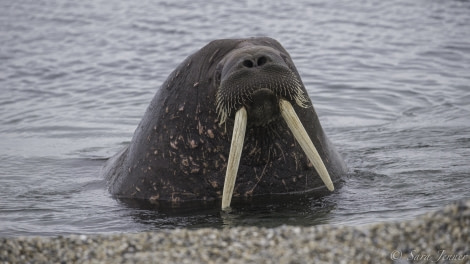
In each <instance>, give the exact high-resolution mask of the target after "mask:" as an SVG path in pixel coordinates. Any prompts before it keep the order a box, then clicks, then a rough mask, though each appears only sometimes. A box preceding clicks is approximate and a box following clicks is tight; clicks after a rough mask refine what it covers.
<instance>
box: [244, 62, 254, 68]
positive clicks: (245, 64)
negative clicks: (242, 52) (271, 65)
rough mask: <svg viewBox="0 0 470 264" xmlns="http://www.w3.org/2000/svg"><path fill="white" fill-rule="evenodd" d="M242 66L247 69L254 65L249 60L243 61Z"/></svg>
mask: <svg viewBox="0 0 470 264" xmlns="http://www.w3.org/2000/svg"><path fill="white" fill-rule="evenodd" d="M243 66H245V67H247V68H253V66H254V64H253V62H252V61H251V60H244V61H243Z"/></svg>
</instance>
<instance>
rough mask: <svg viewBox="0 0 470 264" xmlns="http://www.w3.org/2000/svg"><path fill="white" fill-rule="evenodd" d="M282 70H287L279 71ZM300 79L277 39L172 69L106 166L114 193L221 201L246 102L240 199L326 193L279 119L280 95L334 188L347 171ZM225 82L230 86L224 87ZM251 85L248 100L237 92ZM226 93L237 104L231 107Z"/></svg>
mask: <svg viewBox="0 0 470 264" xmlns="http://www.w3.org/2000/svg"><path fill="white" fill-rule="evenodd" d="M245 51H246V52H245ZM247 54H248V55H247ZM243 56H244V57H246V56H251V57H252V58H249V59H246V58H242V57H243ZM237 63H238V64H239V65H240V66H238V64H237ZM279 65H281V66H282V67H281V68H282V69H283V70H282V71H276V70H275V69H277V68H279V67H280V66H279ZM277 66H279V67H277ZM237 67H239V68H240V69H241V68H243V69H242V70H240V69H238V68H237ZM276 67H277V68H276ZM265 69H266V70H265ZM235 71H237V74H238V75H235V74H234V73H233V72H235ZM283 71H285V72H289V74H291V75H292V76H291V77H289V78H291V79H292V78H293V79H296V82H298V85H297V86H298V87H299V88H298V91H297V95H295V94H294V95H290V93H291V90H289V89H290V88H289V87H288V86H289V84H281V85H282V87H284V88H283V89H280V88H278V87H277V86H276V84H275V83H279V82H282V81H283V80H285V79H289V78H284V77H283V76H284V75H283ZM234 76H238V77H236V78H235V77H234ZM271 76H272V77H273V80H272V81H271ZM276 78H277V79H276ZM247 80H249V81H247ZM289 80H290V79H289ZM289 80H288V81H285V82H289ZM300 80H301V79H300V76H299V74H298V72H297V70H296V68H295V66H294V64H293V62H292V60H291V58H290V56H289V55H288V53H287V52H286V51H285V50H284V48H283V47H282V46H281V45H280V44H279V43H278V42H277V41H275V40H273V39H270V38H251V39H224V40H216V41H213V42H211V43H209V44H208V45H206V46H205V47H203V48H202V49H201V50H199V51H198V52H196V53H194V54H193V55H191V56H189V57H188V58H187V59H186V60H185V61H183V63H181V64H180V65H179V66H178V67H177V69H176V70H174V71H173V73H171V75H170V76H169V77H168V79H167V80H166V81H165V83H164V84H163V85H162V86H161V87H160V89H159V90H158V91H157V93H156V95H155V97H154V98H153V100H152V101H151V103H150V105H149V107H148V109H147V111H146V113H145V115H144V117H143V118H142V121H141V122H140V124H139V126H138V127H137V129H136V131H135V134H134V136H133V138H132V141H131V143H130V145H129V146H128V147H126V148H125V149H124V150H123V151H121V152H120V153H118V154H117V155H116V156H114V157H112V158H111V159H110V160H109V161H108V162H107V164H106V166H105V169H104V173H105V176H106V178H107V181H108V185H109V190H110V192H111V193H112V194H113V195H115V196H117V197H122V198H139V199H148V200H151V201H157V200H164V201H172V202H179V201H188V200H214V199H220V198H221V196H222V191H223V186H224V174H225V172H226V169H227V163H228V158H229V153H230V146H231V139H232V133H233V129H234V114H235V112H236V110H237V109H236V108H237V107H243V106H245V109H247V112H248V124H247V127H246V134H245V139H244V143H243V150H242V154H241V158H240V161H239V166H238V178H236V183H235V187H234V192H233V196H235V197H244V196H255V195H263V194H281V193H293V192H305V191H312V190H318V191H321V190H322V189H323V190H325V188H324V185H323V183H322V180H321V179H320V178H319V177H318V173H317V171H316V170H315V168H314V167H313V165H312V163H311V162H310V161H309V159H308V158H307V157H306V155H305V153H304V151H303V150H302V148H301V147H300V146H299V144H298V142H297V141H296V139H295V138H294V137H293V135H292V132H291V130H290V129H289V128H288V126H287V124H286V122H285V121H284V120H283V119H282V118H280V114H279V113H278V112H279V109H278V107H277V100H280V99H279V98H283V99H285V100H286V101H289V102H291V103H292V105H293V108H294V110H295V112H296V113H297V116H298V118H299V119H300V121H301V123H302V124H303V126H304V127H305V130H306V131H307V133H308V136H309V138H310V139H311V141H312V143H313V144H314V145H315V147H316V148H317V150H318V153H319V155H320V156H321V158H322V160H323V163H324V165H325V167H326V169H327V170H328V172H329V174H330V176H331V179H332V180H333V182H335V181H337V180H338V179H339V178H340V176H341V175H344V174H345V172H346V167H345V165H344V163H343V161H342V159H341V157H340V156H339V155H338V153H337V152H336V151H335V149H334V147H333V145H332V144H331V143H330V141H329V140H328V139H327V137H326V135H325V133H324V131H323V129H322V127H321V125H320V122H319V120H318V117H317V115H316V113H315V110H314V108H313V106H312V103H311V101H310V99H309V98H308V94H307V91H306V90H305V87H304V86H303V84H302V82H301V81H300ZM226 83H229V84H230V85H228V84H226ZM222 86H223V87H229V88H224V90H222V88H221V87H222ZM247 87H249V88H250V89H248V90H249V94H243V93H240V94H238V92H237V91H238V90H243V89H245V90H247ZM273 87H274V88H273ZM276 87H277V88H276ZM285 87H287V88H285ZM276 89H277V90H276ZM246 93H248V92H246ZM302 93H303V95H302ZM224 96H225V97H227V98H229V99H227V100H231V101H227V102H225V101H224V100H225V97H224ZM296 96H297V97H296ZM301 96H304V97H303V98H300V97H301ZM299 98H300V99H299ZM304 99H305V100H304ZM302 100H303V101H302ZM271 101H273V103H271ZM302 104H303V105H302ZM232 108H233V109H232ZM235 174H237V173H235Z"/></svg>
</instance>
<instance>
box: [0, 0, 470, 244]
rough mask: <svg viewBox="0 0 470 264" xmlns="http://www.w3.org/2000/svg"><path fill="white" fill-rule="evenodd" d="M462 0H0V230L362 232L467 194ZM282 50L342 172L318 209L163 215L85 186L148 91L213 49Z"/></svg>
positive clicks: (192, 210) (270, 206)
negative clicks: (235, 41)
mask: <svg viewBox="0 0 470 264" xmlns="http://www.w3.org/2000/svg"><path fill="white" fill-rule="evenodd" d="M469 32H470V2H469V1H451V0H449V1H444V0H442V1H439V0H418V1H404V0H403V1H401V0H391V1H379V0H361V1H326V0H322V1H313V2H310V1H306V0H303V1H297V2H295V3H294V2H292V3H287V2H285V1H270V2H269V3H264V2H262V1H238V2H236V3H231V4H226V3H225V2H222V1H204V2H202V1H201V3H197V2H195V1H178V2H176V1H172V2H171V1H150V0H148V1H128V0H125V1H95V0H94V1H91V0H85V1H79V2H77V1H52V0H46V1H26V0H21V1H7V0H0V44H1V45H0V89H1V91H2V92H1V94H0V236H18V235H61V234H70V233H113V232H138V231H145V230H158V229H161V228H175V227H188V228H199V227H224V226H236V225H257V226H267V227H271V226H277V225H281V224H292V225H316V224H327V223H328V224H335V225H343V224H347V225H364V224H368V223H373V222H380V221H389V220H402V219H410V218H413V217H414V216H416V215H419V214H422V213H424V212H427V211H430V210H432V209H434V208H437V207H440V206H443V205H445V204H448V203H450V202H453V201H456V200H459V199H462V198H468V197H469V194H468V193H469V191H468V190H469V187H468V186H469V184H470V177H469V176H470V175H469V174H470V34H469ZM249 36H270V37H273V38H275V39H277V40H279V41H280V42H281V43H282V44H283V46H284V47H285V48H286V49H287V50H288V51H289V53H290V54H291V56H292V57H293V59H294V62H295V63H296V66H297V68H298V70H299V72H300V74H301V76H302V78H303V81H304V83H305V85H306V86H307V89H308V90H309V95H310V97H311V99H312V101H313V103H314V105H315V108H316V110H317V113H318V114H319V117H320V120H321V122H322V124H323V127H324V129H325V130H326V132H327V134H328V135H329V137H330V139H331V140H332V141H333V142H334V144H335V145H336V147H337V148H338V150H339V151H340V152H341V153H342V155H343V156H344V157H345V160H346V161H347V163H348V166H349V168H350V171H351V173H350V175H349V177H347V178H346V179H345V182H344V185H343V187H342V188H340V189H339V190H337V191H335V192H334V193H333V194H332V195H330V196H327V197H325V198H323V199H313V198H299V197H296V198H293V199H284V198H280V199H275V200H268V201H256V202H253V204H251V205H246V204H244V205H242V204H239V205H235V206H234V209H233V210H232V212H229V213H221V212H220V211H219V210H218V208H217V207H214V206H211V205H210V204H208V205H199V206H197V207H194V206H191V207H186V208H176V209H165V210H164V209H161V208H154V207H151V206H149V207H146V206H141V205H139V206H135V205H133V204H132V203H129V202H126V201H117V200H115V199H113V198H112V197H111V196H110V195H109V194H108V192H107V191H106V187H105V183H104V181H103V179H102V178H101V177H100V169H101V167H102V166H103V164H104V162H105V160H106V159H107V158H109V157H110V156H112V155H113V154H114V153H116V152H117V151H118V150H119V149H120V148H122V147H123V146H125V145H126V144H128V143H129V141H130V139H131V137H132V134H133V131H134V129H135V128H136V126H137V124H138V122H139V121H140V118H141V117H142V115H143V113H144V111H145V109H146V107H147V105H148V103H149V102H150V100H151V99H152V97H153V95H154V93H155V92H156V89H157V88H158V87H159V86H160V85H161V84H162V83H163V81H164V80H165V79H166V77H167V76H168V75H169V73H170V72H171V71H172V70H173V69H174V68H175V67H176V66H177V65H178V64H179V63H180V62H181V61H182V60H183V59H184V58H185V57H186V56H188V55H190V54H191V53H193V52H194V51H196V50H198V49H199V48H201V47H202V46H204V45H205V44H206V43H208V42H209V41H211V40H213V39H219V38H233V37H249Z"/></svg>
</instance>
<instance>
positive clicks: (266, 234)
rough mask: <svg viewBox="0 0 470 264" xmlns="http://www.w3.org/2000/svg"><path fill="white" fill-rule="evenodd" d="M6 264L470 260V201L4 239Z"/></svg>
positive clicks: (0, 258)
mask: <svg viewBox="0 0 470 264" xmlns="http://www.w3.org/2000/svg"><path fill="white" fill-rule="evenodd" d="M0 263H470V200H464V201H459V202H455V203H453V204H451V205H448V206H445V207H443V208H441V209H439V210H437V211H433V212H430V213H427V214H424V215H421V216H418V217H417V218H415V219H412V220H407V221H402V222H381V223H375V224H369V225H366V226H359V227H357V226H354V227H353V226H332V225H318V226H313V227H297V226H280V227H275V228H258V227H233V228H225V229H214V228H203V229H196V230H188V229H171V230H160V231H155V232H142V233H122V234H113V235H70V236H59V237H15V238H0Z"/></svg>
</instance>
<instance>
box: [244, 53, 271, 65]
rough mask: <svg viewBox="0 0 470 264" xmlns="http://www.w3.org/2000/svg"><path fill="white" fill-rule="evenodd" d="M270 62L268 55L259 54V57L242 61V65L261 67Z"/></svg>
mask: <svg viewBox="0 0 470 264" xmlns="http://www.w3.org/2000/svg"><path fill="white" fill-rule="evenodd" d="M267 62H268V58H267V57H266V56H259V57H258V58H253V60H252V59H245V60H243V62H242V65H243V66H244V67H246V68H253V67H260V66H263V65H264V64H266V63H267Z"/></svg>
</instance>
